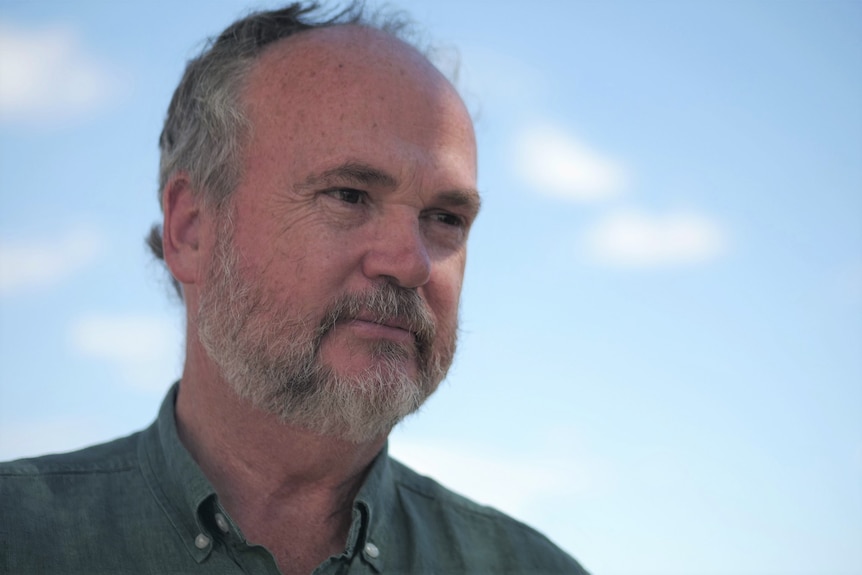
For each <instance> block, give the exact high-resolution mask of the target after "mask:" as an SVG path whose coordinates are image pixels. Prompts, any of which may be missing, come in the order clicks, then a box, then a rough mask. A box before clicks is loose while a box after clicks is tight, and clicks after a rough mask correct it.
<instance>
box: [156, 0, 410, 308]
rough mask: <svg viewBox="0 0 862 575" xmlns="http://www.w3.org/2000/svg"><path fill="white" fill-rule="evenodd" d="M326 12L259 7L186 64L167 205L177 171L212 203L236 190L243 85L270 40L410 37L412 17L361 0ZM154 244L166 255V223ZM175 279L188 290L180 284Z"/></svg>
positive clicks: (311, 7)
mask: <svg viewBox="0 0 862 575" xmlns="http://www.w3.org/2000/svg"><path fill="white" fill-rule="evenodd" d="M321 12H322V10H321V7H320V6H319V5H318V4H317V3H316V2H312V3H309V4H303V3H301V2H295V3H292V4H290V5H288V6H286V7H284V8H281V9H278V10H270V11H260V12H253V13H251V14H249V15H248V16H246V17H244V18H242V19H240V20H238V21H236V22H234V23H233V24H231V25H230V26H229V27H228V28H227V29H226V30H225V31H224V32H222V33H221V34H220V35H219V36H218V37H217V38H215V39H214V40H213V39H210V40H209V41H208V42H207V43H206V45H205V46H204V48H203V50H202V51H201V53H200V55H198V56H197V57H196V58H194V59H192V60H190V61H189V62H188V63H187V65H186V69H185V72H184V73H183V77H182V79H181V80H180V83H179V85H178V86H177V89H176V91H174V95H173V97H172V98H171V103H170V105H169V107H168V113H167V117H166V118H165V124H164V127H163V128H162V133H161V136H160V137H159V149H160V151H161V160H160V163H159V205H160V207H161V208H162V209H164V206H163V205H162V193H163V191H164V189H165V186H166V185H167V184H168V181H169V180H170V179H171V178H172V177H173V176H175V175H176V174H178V173H185V174H186V175H187V177H188V179H189V182H190V184H191V187H192V191H193V193H194V194H196V195H200V196H202V199H203V201H204V204H205V205H206V206H208V207H210V208H213V209H215V210H220V209H221V207H222V206H223V205H224V204H225V202H227V201H228V200H229V198H230V197H231V194H232V193H233V191H234V190H235V189H236V187H237V185H238V183H239V180H240V177H241V163H240V154H241V152H242V144H243V141H244V138H245V135H246V134H247V132H248V129H249V125H248V121H247V119H246V117H245V113H244V112H245V111H244V110H243V107H242V102H241V96H242V87H243V85H244V81H245V79H246V77H247V75H248V73H249V72H250V71H251V69H252V68H253V66H254V63H255V61H256V60H257V58H258V57H259V56H260V55H261V54H262V53H263V52H264V50H265V49H266V48H267V47H268V46H270V45H271V44H273V43H275V42H278V41H279V40H283V39H284V38H287V37H289V36H292V35H294V34H298V33H301V32H305V31H309V30H315V29H320V28H328V27H332V26H343V25H359V26H367V27H370V28H375V29H378V30H382V31H384V32H387V33H389V34H391V35H393V36H394V37H397V38H399V39H401V40H404V41H408V42H409V40H407V37H408V36H409V35H410V33H411V29H412V23H411V22H410V21H409V19H408V18H407V17H406V16H405V15H404V14H403V13H400V12H394V13H393V12H387V13H385V14H384V13H383V12H375V13H373V14H370V15H369V14H366V11H365V7H364V4H363V3H362V2H361V1H356V0H354V1H353V2H352V3H351V4H350V5H348V6H347V7H346V8H343V9H341V10H340V11H338V12H337V13H335V14H332V13H328V14H327V13H321ZM147 245H148V246H149V248H150V250H151V251H152V252H153V255H155V257H156V258H157V259H160V260H163V259H164V246H163V243H162V229H161V226H159V225H154V226H153V227H152V228H151V230H150V233H149V235H148V236H147ZM172 282H173V285H174V287H175V288H176V290H177V293H178V294H179V295H180V297H182V292H181V290H180V286H179V284H178V283H177V282H176V280H175V279H173V278H172Z"/></svg>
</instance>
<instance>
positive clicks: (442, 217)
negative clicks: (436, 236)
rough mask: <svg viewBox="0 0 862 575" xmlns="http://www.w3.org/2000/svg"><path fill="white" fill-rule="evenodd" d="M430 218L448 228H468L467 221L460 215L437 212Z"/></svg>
mask: <svg viewBox="0 0 862 575" xmlns="http://www.w3.org/2000/svg"><path fill="white" fill-rule="evenodd" d="M430 218H431V219H432V220H434V221H437V222H440V223H441V224H445V225H447V226H452V227H457V228H464V227H466V226H467V221H466V220H465V219H464V218H463V217H461V216H458V215H455V214H453V213H450V212H435V213H432V214H430Z"/></svg>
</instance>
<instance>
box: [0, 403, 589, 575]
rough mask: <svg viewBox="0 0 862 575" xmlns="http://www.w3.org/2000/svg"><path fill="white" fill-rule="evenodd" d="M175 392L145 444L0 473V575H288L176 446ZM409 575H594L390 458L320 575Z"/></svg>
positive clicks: (378, 467)
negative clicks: (249, 538)
mask: <svg viewBox="0 0 862 575" xmlns="http://www.w3.org/2000/svg"><path fill="white" fill-rule="evenodd" d="M176 391H177V386H174V387H173V388H172V389H171V391H170V392H169V393H168V396H167V397H166V398H165V401H164V403H163V404H162V408H161V411H160V412H159V417H158V419H157V420H156V422H155V423H154V424H153V425H152V426H151V427H149V428H148V429H146V430H144V431H142V432H139V433H136V434H134V435H131V436H129V437H125V438H122V439H118V440H116V441H112V442H110V443H106V444H102V445H96V446H93V447H90V448H87V449H84V450H82V451H78V452H74V453H68V454H62V455H49V456H44V457H39V458H34V459H22V460H18V461H13V462H10V463H3V464H0V510H2V513H0V573H4V574H10V575H13V574H14V575H17V574H22V575H24V574H31V573H32V574H37V573H38V574H60V573H62V574H63V575H77V574H82V575H83V574H87V575H90V574H99V573H122V574H129V575H132V574H137V573H141V574H143V573H148V574H173V573H208V574H219V575H221V574H225V575H227V574H236V573H261V574H263V573H266V574H277V573H279V571H278V567H277V566H276V563H275V560H274V559H273V556H272V555H271V554H270V552H269V551H268V550H267V549H266V548H264V547H262V546H260V545H255V544H253V543H250V542H248V541H247V540H246V539H245V537H244V536H243V534H242V532H241V531H240V529H239V527H238V526H237V525H236V524H235V523H234V522H233V520H232V519H231V517H230V515H229V514H228V513H227V512H226V511H225V510H224V508H223V507H222V506H221V504H220V503H219V498H218V495H217V494H216V492H215V490H214V489H213V487H212V485H211V484H210V482H209V481H208V480H207V478H206V477H205V476H204V474H203V472H202V471H201V469H200V468H199V467H198V466H197V464H196V463H195V461H194V460H193V459H192V457H191V455H190V454H189V452H188V451H186V449H185V448H184V447H183V445H182V443H181V442H180V440H179V436H178V435H177V429H176V424H175V420H174V402H175V400H176ZM285 543H286V544H287V545H289V544H290V542H289V541H287V542H285ZM402 573H410V574H420V573H437V574H446V575H448V574H452V575H456V574H461V573H464V574H466V573H476V574H492V573H493V574H498V573H524V574H543V573H547V574H550V573H574V574H584V573H586V572H585V571H584V570H583V569H582V568H581V566H580V565H578V563H577V562H576V561H575V560H574V559H572V558H571V557H570V556H568V555H567V554H566V553H564V552H563V551H561V550H560V549H558V548H557V547H556V546H554V544H553V543H551V542H550V541H549V540H548V539H546V538H545V537H544V536H543V535H541V534H540V533H538V532H536V531H535V530H533V529H531V528H530V527H527V526H526V525H524V524H522V523H519V522H518V521H516V520H514V519H511V518H509V517H507V516H506V515H503V514H502V513H500V512H498V511H496V510H494V509H491V508H489V507H484V506H481V505H478V504H476V503H473V502H471V501H469V500H467V499H465V498H463V497H461V496H459V495H457V494H455V493H452V492H451V491H449V490H447V489H445V488H444V487H442V486H440V485H439V484H438V483H436V482H435V481H433V480H431V479H429V478H427V477H423V476H421V475H418V474H416V473H415V472H413V471H411V470H410V469H408V468H407V467H405V466H404V465H402V464H400V463H398V462H397V461H395V460H394V459H392V458H390V457H389V456H388V455H387V452H386V448H385V447H384V449H383V451H382V452H381V453H380V454H379V455H378V456H377V458H376V459H375V460H374V462H373V463H372V466H371V469H370V470H369V473H368V475H367V477H366V480H365V482H364V484H363V486H362V487H361V489H360V491H359V493H358V494H357V496H356V499H355V500H354V502H353V519H352V524H351V527H350V531H349V534H348V537H347V542H346V544H345V547H344V551H343V553H341V554H340V555H337V556H333V557H330V558H329V559H327V560H326V561H324V562H323V563H322V564H321V565H319V566H318V567H317V569H315V571H314V574H315V575H347V574H351V575H352V574H368V575H378V574H389V575H394V574H402Z"/></svg>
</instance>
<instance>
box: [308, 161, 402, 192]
mask: <svg viewBox="0 0 862 575" xmlns="http://www.w3.org/2000/svg"><path fill="white" fill-rule="evenodd" d="M333 180H335V181H346V182H356V183H357V184H361V185H363V186H374V187H380V188H395V187H397V186H398V181H397V180H396V179H395V178H394V177H393V176H391V175H390V174H387V173H386V172H384V171H383V170H378V169H377V168H375V167H372V166H369V165H367V164H362V163H360V162H345V163H343V164H341V165H339V166H336V167H334V168H330V169H328V170H326V171H324V172H321V173H320V174H312V175H311V176H309V177H308V178H306V180H305V182H303V184H302V185H303V186H314V185H316V184H320V183H322V182H331V181H333Z"/></svg>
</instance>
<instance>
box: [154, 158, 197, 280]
mask: <svg viewBox="0 0 862 575" xmlns="http://www.w3.org/2000/svg"><path fill="white" fill-rule="evenodd" d="M162 206H163V209H164V213H165V221H164V225H163V226H162V234H163V235H162V246H163V249H164V255H165V263H166V264H167V266H168V269H169V270H171V274H172V275H173V276H174V278H176V280H177V281H178V282H180V283H181V284H194V283H196V282H197V279H198V277H197V276H198V270H199V269H200V265H199V264H200V258H201V257H202V256H201V225H202V224H201V220H202V217H203V212H202V210H201V206H200V198H199V197H198V196H197V195H196V194H195V193H194V192H193V190H192V186H191V182H189V179H188V176H187V175H186V174H182V173H180V174H176V175H175V176H173V177H172V178H171V179H170V180H168V183H167V184H166V185H165V189H164V190H163V191H162Z"/></svg>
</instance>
